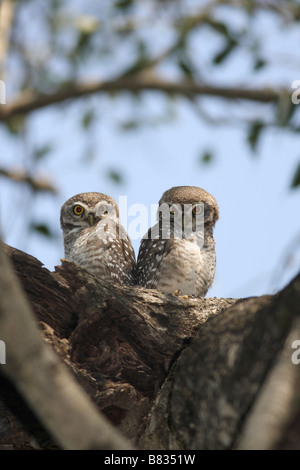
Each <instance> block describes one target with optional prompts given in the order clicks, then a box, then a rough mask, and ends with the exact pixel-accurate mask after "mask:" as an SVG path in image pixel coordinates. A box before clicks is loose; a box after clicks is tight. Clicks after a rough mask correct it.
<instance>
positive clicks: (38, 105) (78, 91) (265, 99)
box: [0, 74, 290, 122]
mask: <svg viewBox="0 0 300 470" xmlns="http://www.w3.org/2000/svg"><path fill="white" fill-rule="evenodd" d="M144 91H157V92H162V93H165V94H172V95H178V96H185V97H188V98H191V97H195V96H218V97H221V98H225V99H230V100H233V99H241V100H248V101H256V102H261V103H271V102H274V101H276V100H277V99H278V98H279V96H281V95H282V90H277V91H274V90H272V89H269V88H266V89H256V90H255V89H243V88H229V87H217V86H210V85H205V84H196V83H195V82H193V81H182V82H171V81H167V80H163V79H160V78H155V77H151V78H150V79H149V78H148V77H147V76H143V75H142V74H141V75H140V76H136V77H130V78H122V79H117V80H111V81H106V82H101V81H100V82H94V83H77V84H71V85H69V86H68V87H64V88H62V89H60V90H58V91H56V92H54V93H52V94H49V95H45V94H43V95H34V94H29V93H27V92H25V93H23V94H22V93H21V94H20V95H19V96H17V97H16V98H15V99H14V100H13V101H12V102H11V103H10V104H7V105H5V106H2V107H1V108H0V121H2V122H5V121H7V120H9V119H10V118H11V117H13V116H15V115H18V114H28V113H30V112H32V111H36V110H39V109H43V108H45V107H47V106H50V105H53V104H58V103H62V102H65V101H67V100H70V99H75V98H81V97H83V96H88V95H91V94H95V93H109V92H129V93H136V92H144ZM287 93H290V91H289V90H287Z"/></svg>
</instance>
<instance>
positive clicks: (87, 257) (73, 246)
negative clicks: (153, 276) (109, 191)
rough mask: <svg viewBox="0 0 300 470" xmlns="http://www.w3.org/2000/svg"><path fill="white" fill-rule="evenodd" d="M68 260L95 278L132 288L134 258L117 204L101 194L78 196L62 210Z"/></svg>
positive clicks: (72, 198) (69, 200)
mask: <svg viewBox="0 0 300 470" xmlns="http://www.w3.org/2000/svg"><path fill="white" fill-rule="evenodd" d="M60 222H61V227H62V230H63V236H64V248H65V258H66V259H67V260H69V261H73V262H74V263H76V264H78V265H80V266H81V267H83V268H85V269H86V270H87V271H89V272H90V273H92V274H94V275H104V276H108V277H109V278H111V279H112V280H113V281H114V282H117V283H118V284H123V285H132V284H133V270H134V268H135V255H134V250H133V247H132V244H131V241H130V239H129V237H128V235H127V233H126V231H125V229H124V228H123V226H122V225H121V223H120V219H119V209H118V206H117V203H116V201H115V200H114V199H113V198H111V197H109V196H106V195H105V194H102V193H97V192H90V193H81V194H77V195H75V196H73V197H71V198H70V199H68V200H67V201H66V202H65V203H64V205H63V206H62V208H61V215H60Z"/></svg>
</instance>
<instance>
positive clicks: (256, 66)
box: [253, 57, 267, 70]
mask: <svg viewBox="0 0 300 470" xmlns="http://www.w3.org/2000/svg"><path fill="white" fill-rule="evenodd" d="M266 65H267V62H266V61H265V60H264V59H261V58H260V57H258V58H257V59H256V60H255V62H254V66H253V69H254V70H260V69H262V68H263V67H265V66H266Z"/></svg>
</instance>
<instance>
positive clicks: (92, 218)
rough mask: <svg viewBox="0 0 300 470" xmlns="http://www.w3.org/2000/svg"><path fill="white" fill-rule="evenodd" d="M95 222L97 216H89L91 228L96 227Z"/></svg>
mask: <svg viewBox="0 0 300 470" xmlns="http://www.w3.org/2000/svg"><path fill="white" fill-rule="evenodd" d="M94 222H95V215H94V214H88V223H89V224H90V226H91V227H92V226H93V225H94Z"/></svg>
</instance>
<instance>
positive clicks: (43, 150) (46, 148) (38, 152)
mask: <svg viewBox="0 0 300 470" xmlns="http://www.w3.org/2000/svg"><path fill="white" fill-rule="evenodd" d="M52 148H53V147H52V145H51V144H45V145H43V146H42V147H40V148H37V149H35V150H34V152H33V158H34V160H35V161H38V160H41V159H42V158H44V157H45V156H46V155H48V153H49V152H51V150H52Z"/></svg>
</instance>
